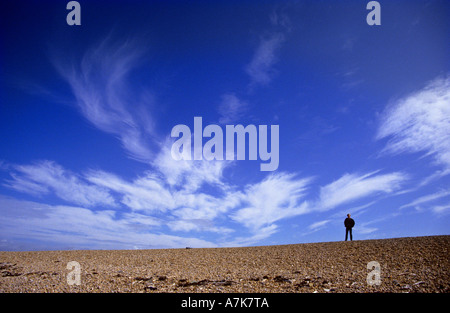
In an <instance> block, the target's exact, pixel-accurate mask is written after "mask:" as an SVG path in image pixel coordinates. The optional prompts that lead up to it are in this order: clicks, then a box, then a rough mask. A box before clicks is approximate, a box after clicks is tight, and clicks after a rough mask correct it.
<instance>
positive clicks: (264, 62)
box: [245, 33, 284, 85]
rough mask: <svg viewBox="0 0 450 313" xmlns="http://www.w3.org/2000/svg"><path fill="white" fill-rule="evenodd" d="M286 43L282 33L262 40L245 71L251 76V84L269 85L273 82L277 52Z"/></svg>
mask: <svg viewBox="0 0 450 313" xmlns="http://www.w3.org/2000/svg"><path fill="white" fill-rule="evenodd" d="M283 41H284V35H283V34H282V33H273V34H271V35H270V36H267V37H264V38H261V41H260V43H259V46H258V48H257V49H256V52H255V54H254V55H253V58H252V60H251V61H250V63H249V64H248V65H247V67H246V69H245V71H246V73H247V74H248V75H249V76H250V79H251V84H252V85H254V84H259V85H267V84H268V83H270V82H271V80H272V78H273V75H274V69H273V65H274V64H275V63H276V61H277V57H276V52H277V50H278V49H279V48H280V46H281V44H282V42H283Z"/></svg>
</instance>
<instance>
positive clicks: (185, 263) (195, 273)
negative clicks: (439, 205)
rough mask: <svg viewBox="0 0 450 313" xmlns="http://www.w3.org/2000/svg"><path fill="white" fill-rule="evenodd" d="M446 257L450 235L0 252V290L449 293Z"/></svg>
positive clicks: (449, 248) (448, 272) (4, 291)
mask: <svg viewBox="0 0 450 313" xmlns="http://www.w3.org/2000/svg"><path fill="white" fill-rule="evenodd" d="M449 251H450V236H427V237H406V238H392V239H379V240H357V241H351V242H350V241H347V242H344V241H339V242H323V243H307V244H290V245H278V246H259V247H240V248H189V249H186V248H184V249H154V250H78V251H30V252H0V292H1V293H10V292H14V293H16V292H25V293H41V292H48V293H63V292H64V293H65V292H82V293H97V292H100V293H116V292H119V293H161V292H162V293H186V292H189V293H201V292H208V293H215V292H224V293H236V292H237V293H273V292H275V293H317V292H319V293H366V292H389V293H391V292H392V293H411V292H418V293H448V292H450V271H449V270H450V266H449V265H450V262H449ZM73 261H75V262H76V264H79V277H78V278H79V280H78V281H77V283H73V277H74V276H73V275H74V268H73V267H70V266H69V267H68V264H69V262H73ZM372 261H375V262H377V263H378V264H379V266H380V267H379V272H377V273H378V274H379V275H378V278H379V281H378V283H377V284H369V283H368V281H370V280H371V279H373V277H376V276H374V275H373V272H372V271H373V269H374V268H372V267H370V268H368V263H369V262H372ZM72 264H73V263H72ZM68 278H69V279H68ZM71 279H72V280H71ZM71 282H72V283H71Z"/></svg>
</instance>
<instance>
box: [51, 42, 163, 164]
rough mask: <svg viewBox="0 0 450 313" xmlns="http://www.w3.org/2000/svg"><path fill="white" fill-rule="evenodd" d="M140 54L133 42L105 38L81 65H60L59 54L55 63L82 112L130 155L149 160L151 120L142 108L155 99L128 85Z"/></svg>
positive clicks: (84, 58) (150, 155)
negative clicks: (110, 135)
mask: <svg viewBox="0 0 450 313" xmlns="http://www.w3.org/2000/svg"><path fill="white" fill-rule="evenodd" d="M142 55H143V51H142V49H140V48H139V46H138V45H137V44H136V42H133V41H131V40H127V41H125V42H123V43H121V44H116V45H114V44H112V43H111V40H110V39H109V38H107V39H105V40H104V41H103V42H101V43H100V44H99V45H98V46H95V47H93V48H91V49H90V50H88V52H86V53H85V55H84V56H83V58H82V60H81V62H80V64H62V62H61V60H62V58H59V57H55V58H54V63H55V67H56V68H57V69H58V70H59V72H60V74H61V75H62V76H63V77H64V78H65V79H66V80H67V82H68V83H69V85H70V87H71V88H72V92H73V94H74V96H75V98H76V105H77V107H78V108H79V109H80V112H81V113H82V115H83V116H84V117H85V118H86V119H87V120H88V121H89V122H91V123H92V124H93V125H95V126H96V127H97V128H99V129H100V130H102V131H104V132H107V133H110V134H113V135H115V136H116V137H117V138H118V139H119V140H120V141H121V143H122V146H123V148H124V149H125V150H126V151H127V152H128V153H129V155H130V156H131V157H132V158H134V159H136V160H139V161H144V162H148V161H149V160H151V158H152V156H153V153H152V144H155V137H154V130H153V125H154V121H153V119H152V118H151V116H150V114H149V113H148V111H147V110H146V109H145V107H148V106H149V105H152V103H153V102H154V99H153V97H152V96H151V95H150V94H149V93H148V92H141V93H139V92H138V93H137V94H136V91H135V90H136V88H135V90H134V92H131V91H130V88H129V84H130V82H129V76H130V74H131V72H132V70H133V69H134V68H135V67H136V66H137V65H138V64H139V62H141V59H142ZM135 87H136V86H135ZM130 108H132V109H131V110H130Z"/></svg>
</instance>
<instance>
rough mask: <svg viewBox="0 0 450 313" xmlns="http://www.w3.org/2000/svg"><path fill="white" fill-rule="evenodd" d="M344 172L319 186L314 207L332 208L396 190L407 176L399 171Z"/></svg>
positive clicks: (320, 208)
mask: <svg viewBox="0 0 450 313" xmlns="http://www.w3.org/2000/svg"><path fill="white" fill-rule="evenodd" d="M376 173H378V171H376V172H371V173H367V174H362V175H358V174H345V175H343V176H342V177H341V178H339V179H337V180H335V181H334V182H332V183H330V184H328V185H326V186H324V187H321V189H320V198H319V200H318V202H317V203H316V205H315V206H316V208H317V209H318V210H320V211H322V210H329V209H333V208H335V207H337V206H339V205H341V204H344V203H349V202H351V201H355V200H357V199H360V198H365V197H368V196H371V195H374V194H376V193H380V192H381V193H391V192H393V191H396V190H398V189H399V188H400V187H401V185H402V183H404V182H405V181H406V180H407V179H408V176H407V175H406V174H404V173H401V172H394V173H389V174H379V175H375V174H376Z"/></svg>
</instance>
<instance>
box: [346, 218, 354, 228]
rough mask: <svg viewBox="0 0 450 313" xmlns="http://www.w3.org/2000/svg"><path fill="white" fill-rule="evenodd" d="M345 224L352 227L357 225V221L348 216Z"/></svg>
mask: <svg viewBox="0 0 450 313" xmlns="http://www.w3.org/2000/svg"><path fill="white" fill-rule="evenodd" d="M344 225H345V228H352V227H353V226H355V221H354V220H353V219H352V218H350V217H347V218H346V219H345V221H344Z"/></svg>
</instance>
